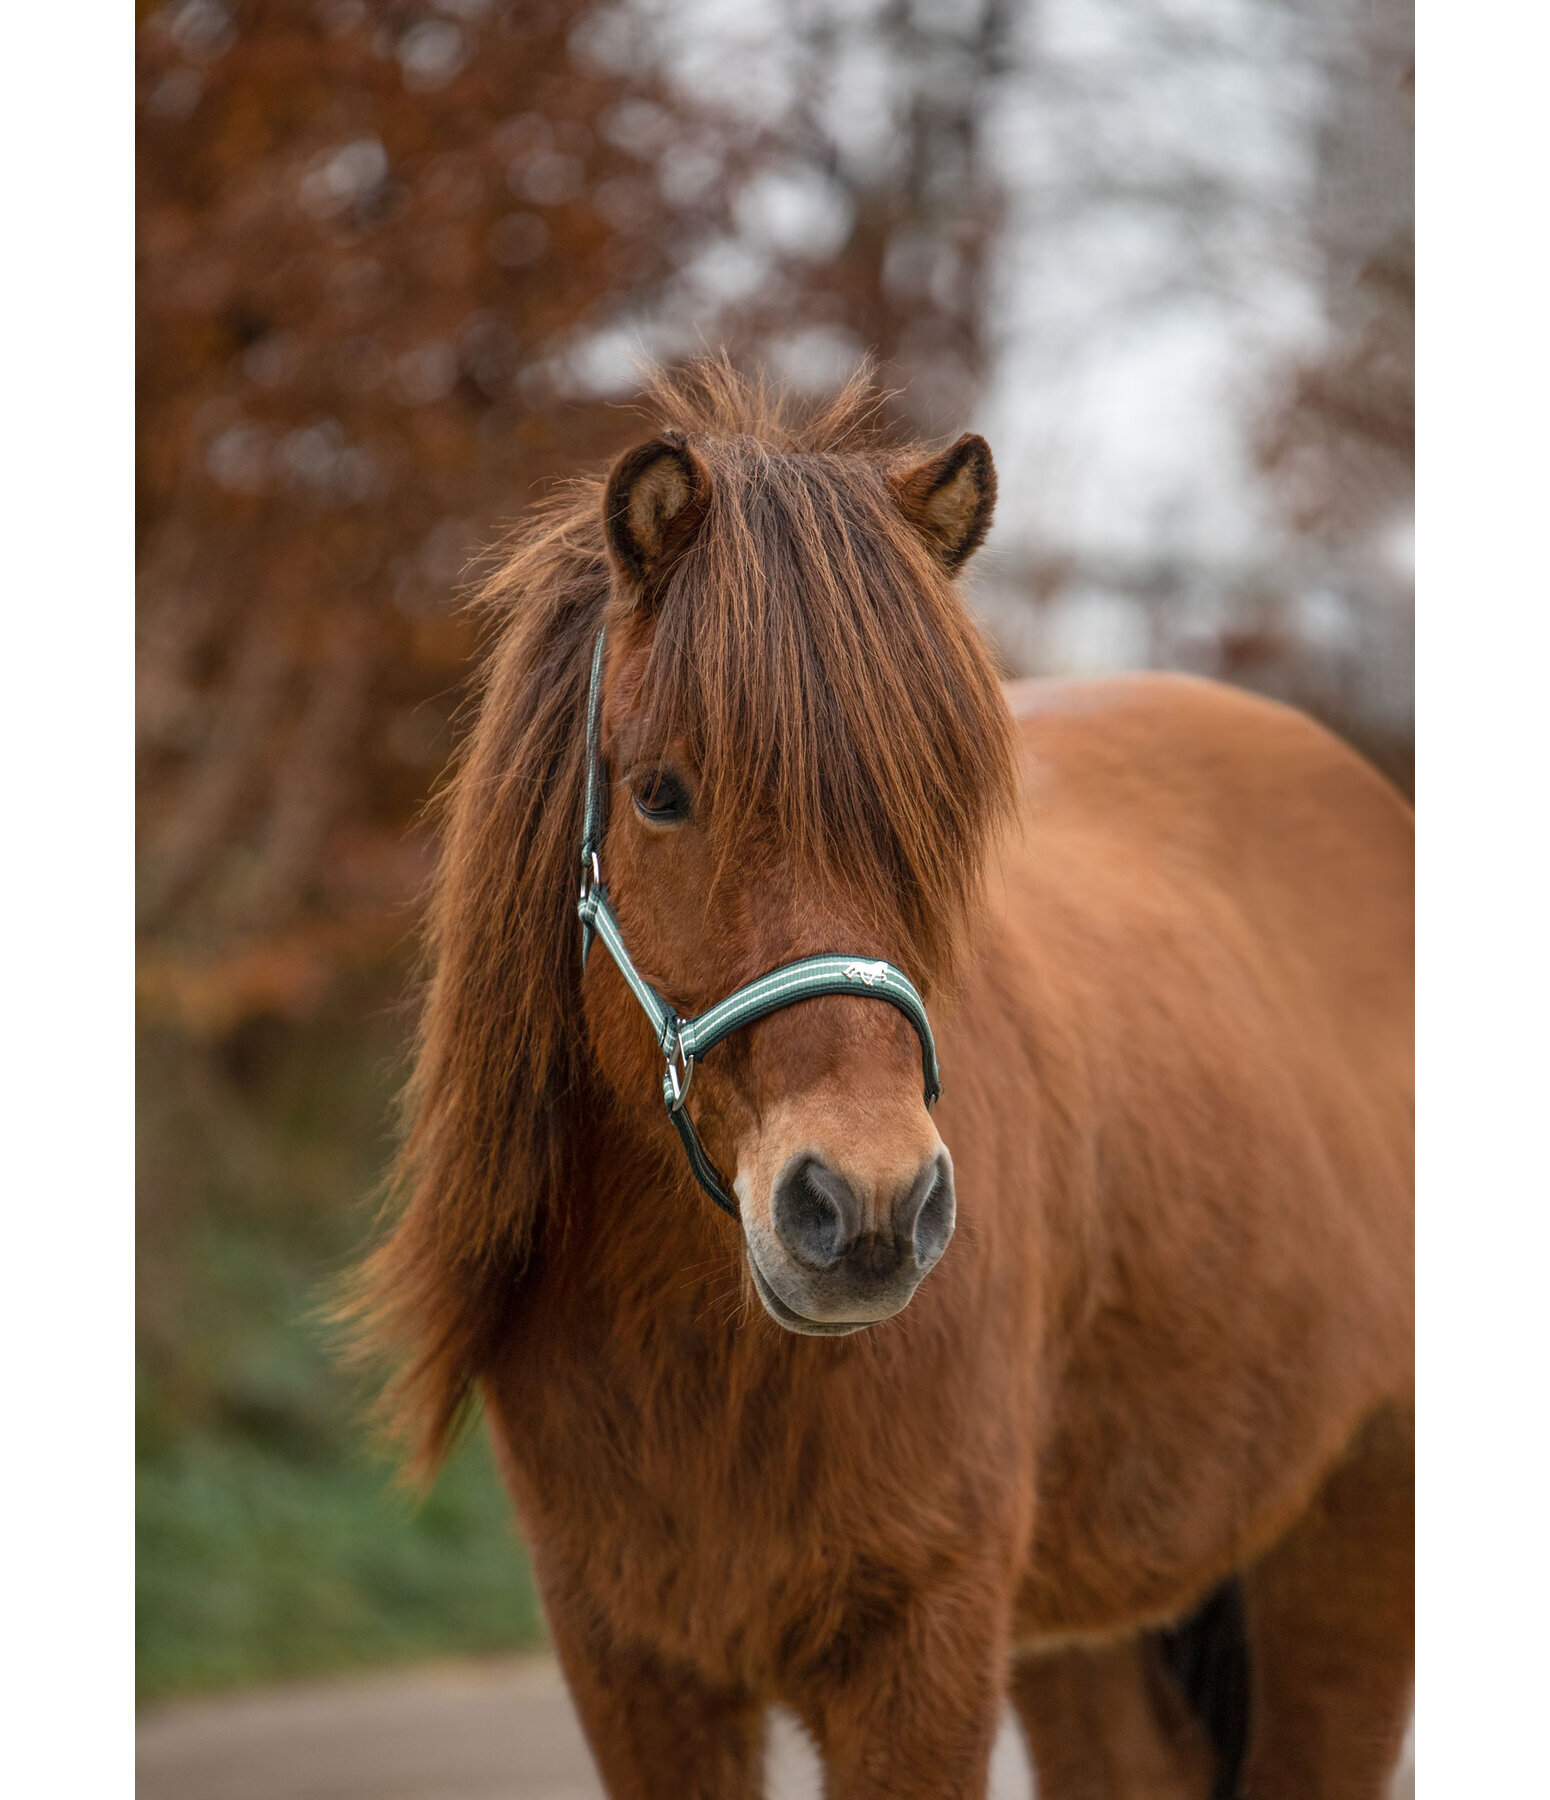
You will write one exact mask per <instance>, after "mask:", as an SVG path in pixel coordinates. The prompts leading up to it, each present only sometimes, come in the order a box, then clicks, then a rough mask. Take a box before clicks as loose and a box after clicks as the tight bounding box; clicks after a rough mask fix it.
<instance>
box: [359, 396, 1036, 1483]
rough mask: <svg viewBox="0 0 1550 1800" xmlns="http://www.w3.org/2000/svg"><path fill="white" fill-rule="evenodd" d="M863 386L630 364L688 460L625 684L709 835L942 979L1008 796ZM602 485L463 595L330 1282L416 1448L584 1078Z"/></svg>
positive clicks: (575, 486) (460, 1397) (508, 1291)
mask: <svg viewBox="0 0 1550 1800" xmlns="http://www.w3.org/2000/svg"><path fill="white" fill-rule="evenodd" d="M881 400H882V397H881V396H880V395H879V394H878V392H877V390H876V389H875V388H874V387H873V386H872V385H871V383H870V380H869V379H868V378H867V377H865V376H862V377H859V378H858V379H856V380H855V381H853V382H852V383H851V384H850V385H849V386H848V387H847V388H846V389H845V391H844V392H843V393H841V394H840V395H839V396H838V397H837V398H836V399H835V400H833V401H832V402H831V403H829V404H828V405H826V406H823V407H821V408H818V409H816V410H813V409H810V410H808V411H807V412H806V413H805V414H803V413H801V412H800V411H799V410H798V409H796V408H795V407H793V405H792V404H791V403H790V402H789V400H787V399H786V398H785V397H783V396H782V395H780V394H778V393H775V392H773V391H772V390H770V389H769V388H768V387H767V386H766V385H764V384H763V383H762V382H755V381H750V380H747V379H745V378H743V377H742V376H740V375H738V374H737V373H736V372H735V371H734V370H733V368H732V367H731V365H730V364H728V363H727V362H726V361H725V360H713V361H704V362H699V363H695V364H691V365H689V366H688V367H687V368H686V369H682V370H679V371H677V372H675V373H673V374H671V375H660V376H658V377H657V378H656V380H655V382H654V384H653V387H652V389H651V392H650V396H649V401H648V405H649V407H650V409H651V411H652V412H653V414H654V415H655V419H656V421H657V428H658V429H661V428H664V427H673V428H675V429H677V430H680V431H682V432H683V433H685V435H686V436H687V437H688V438H689V439H690V441H691V442H692V444H693V446H694V448H695V450H696V452H697V453H698V454H699V456H700V457H701V458H702V459H703V461H704V462H705V464H706V466H707V467H708V468H709V470H710V472H711V475H712V478H713V486H712V497H711V502H710V507H709V510H708V513H707V516H706V519H705V521H704V524H703V526H702V528H701V529H700V532H699V534H698V536H697V537H696V539H695V541H694V543H693V545H692V546H691V547H690V549H689V550H688V552H687V553H686V554H685V555H684V556H683V558H682V559H681V561H680V563H679V564H678V566H677V567H676V568H675V570H674V571H673V573H672V575H671V577H670V578H669V580H668V583H667V585H666V587H665V590H664V592H663V594H662V596H661V599H660V603H659V607H658V611H657V615H656V620H655V636H654V639H653V645H652V650H651V653H650V658H649V661H648V664H647V669H646V676H645V689H644V696H643V703H644V706H645V708H646V712H647V715H648V717H649V718H651V719H652V720H654V721H656V722H657V723H658V724H659V726H660V727H661V729H662V730H663V731H664V732H667V731H669V730H678V731H683V732H685V733H687V734H688V735H689V736H690V738H691V740H692V741H693V743H694V744H695V747H696V751H697V754H698V758H699V761H700V770H701V780H702V783H703V785H704V788H705V790H706V792H707V793H708V795H709V799H710V805H709V813H710V816H711V817H713V819H714V820H715V821H716V833H717V836H718V839H719V841H720V842H721V843H722V844H723V845H726V844H728V843H730V842H734V841H736V840H737V839H738V838H739V837H740V835H741V834H743V833H744V832H746V831H748V830H750V829H754V828H758V829H761V830H765V831H773V832H774V833H776V834H777V835H776V840H775V841H777V842H778V843H779V844H780V846H781V850H782V854H783V855H785V856H789V858H790V859H791V861H792V864H793V866H794V867H795V868H796V869H797V870H798V871H804V870H805V871H810V872H811V874H812V876H813V878H814V879H816V880H824V881H829V882H834V881H839V882H843V883H844V884H845V885H846V887H847V888H848V890H849V891H851V892H852V893H854V894H858V895H860V896H862V897H863V898H864V899H865V900H866V901H867V902H868V903H869V904H870V905H871V906H872V907H873V908H874V909H875V910H876V912H877V914H878V915H879V916H880V917H882V916H886V917H888V918H891V919H893V920H894V921H896V922H897V923H898V925H899V926H901V927H902V929H903V934H904V939H905V941H906V942H907V943H908V944H910V945H911V946H912V947H913V960H914V962H915V965H916V970H917V971H918V974H919V977H920V978H921V979H922V980H925V981H927V982H933V983H937V984H945V983H947V982H950V981H951V980H952V979H953V976H954V973H955V970H956V968H957V965H958V963H959V960H960V957H961V953H962V949H963V945H964V941H965V933H966V930H967V926H968V922H969V920H970V919H971V917H972V915H973V911H974V907H975V904H976V901H977V898H978V893H979V887H980V883H981V881H982V877H983V871H984V868H985V863H986V856H987V850H988V846H989V840H990V838H991V836H992V835H993V833H994V831H995V830H996V828H997V826H998V824H999V822H1000V821H1001V820H1002V819H1003V818H1004V817H1005V816H1006V815H1007V814H1008V812H1009V810H1010V808H1011V805H1012V802H1013V797H1014V791H1015V777H1014V773H1013V767H1014V765H1013V757H1012V747H1011V733H1010V724H1009V720H1008V716H1007V712H1006V708H1005V705H1004V703H1003V701H1002V699H1001V696H1000V691H999V685H998V683H997V679H996V673H995V670H994V667H993V665H992V662H991V658H990V655H989V652H988V650H987V648H986V645H985V643H984V641H983V639H982V637H981V635H980V632H979V630H978V628H977V627H976V625H975V624H974V622H973V620H972V618H971V616H970V615H969V613H968V611H967V609H966V608H965V606H964V605H963V603H962V601H961V600H960V599H959V597H958V596H957V594H956V593H955V591H954V590H953V587H952V585H951V583H950V581H949V579H948V578H947V576H946V574H945V573H944V572H943V571H942V569H941V568H940V566H939V565H938V564H937V562H936V561H935V559H934V558H933V557H932V555H931V554H930V553H929V551H928V550H927V548H926V547H925V545H924V543H923V541H922V540H921V538H920V537H919V535H918V534H917V533H916V531H915V530H914V529H913V528H912V527H911V526H909V525H908V524H907V523H906V521H905V519H904V517H903V514H902V513H901V512H900V510H899V507H898V505H897V504H896V502H895V500H894V498H893V496H892V493H891V491H890V488H889V482H888V478H889V475H890V474H891V473H893V472H895V471H897V470H900V469H902V468H904V467H907V466H909V465H910V464H911V463H913V462H916V461H919V460H920V458H921V457H922V456H923V455H924V454H925V452H924V451H923V450H922V449H921V448H920V447H918V446H917V447H914V448H913V449H911V448H905V447H900V446H897V445H890V444H889V442H888V441H887V439H886V437H885V435H884V434H883V432H882V431H881V429H880V427H879V426H878V423H877V420H878V414H879V410H880V406H881ZM643 435H644V434H643ZM603 485H604V484H603V476H602V475H593V476H588V477H584V478H582V479H580V480H577V481H574V482H572V483H571V484H570V485H569V486H568V487H567V488H566V489H564V490H563V491H562V492H561V493H560V494H559V495H557V496H556V497H555V498H554V499H553V500H552V501H551V502H550V503H549V504H548V505H547V506H546V507H544V508H543V509H541V510H540V511H539V512H538V513H537V515H536V516H535V517H534V518H533V519H532V521H531V522H530V523H529V524H528V525H527V526H526V527H525V528H524V529H523V530H522V532H521V533H520V534H519V536H518V537H517V538H516V539H515V540H514V542H513V544H512V545H511V546H510V547H509V550H508V551H507V553H506V554H505V556H504V559H503V560H502V561H501V562H500V564H499V566H498V567H497V568H496V569H495V571H494V573H493V574H492V575H491V576H490V578H489V580H488V581H487V583H486V584H485V586H484V589H483V591H482V593H481V596H480V601H479V603H480V604H481V605H483V606H484V607H486V608H487V609H490V610H491V611H492V612H493V613H495V614H496V616H497V620H498V625H499V637H498V642H497V645H496V648H495V650H494V653H493V655H492V657H491V659H490V662H489V664H488V667H487V670H486V676H485V682H484V686H483V690H482V694H481V696H480V698H479V704H478V712H477V718H476V722H475V724H474V726H473V728H472V731H471V733H470V735H469V737H468V739H467V741H466V744H465V746H464V750H463V756H462V760H461V763H460V766H459V767H458V769H457V771H456V773H455V775H454V777H453V778H452V780H451V781H450V783H449V784H448V787H447V789H446V792H445V795H444V799H443V807H444V826H443V835H444V848H443V853H442V858H441V864H440V870H439V875H438V879H437V884H436V888H435V891H434V894H433V898H432V903H431V907H430V912H429V918H428V927H427V956H428V968H429V977H428V981H427V984H426V992H425V999H424V1005H423V1010H422V1014H421V1021H420V1028H419V1037H418V1045H417V1055H416V1060H415V1067H414V1072H413V1075H412V1077H411V1080H410V1083H409V1087H408V1090H407V1094H406V1103H407V1107H406V1118H407V1130H406V1134H405V1138H404V1142H403V1147H402V1150H401V1153H400V1156H399V1159H398V1163H397V1168H396V1171H395V1181H394V1186H395V1194H396V1198H397V1215H396V1222H395V1223H394V1224H393V1226H392V1228H391V1231H390V1233H389V1235H388V1236H387V1237H386V1238H385V1240H384V1241H383V1242H382V1243H381V1245H380V1246H379V1247H378V1248H377V1249H376V1250H375V1251H374V1252H373V1253H372V1254H371V1256H370V1257H369V1258H368V1259H367V1260H366V1262H365V1263H364V1264H363V1265H362V1267H361V1270H360V1271H359V1277H358V1282H357V1286H356V1289H355V1294H354V1298H353V1301H352V1302H351V1304H350V1307H349V1311H350V1313H351V1315H352V1317H353V1320H354V1324H355V1329H356V1332H357V1337H358V1341H359V1342H360V1343H361V1344H362V1345H363V1346H364V1347H365V1348H366V1349H367V1350H368V1351H370V1352H383V1351H385V1352H387V1353H388V1354H390V1355H391V1356H393V1357H394V1359H395V1360H396V1361H397V1363H398V1373H397V1375H396V1376H395V1378H394V1380H393V1382H392V1384H391V1386H390V1387H389V1389H388V1391H387V1394H386V1396H385V1401H384V1404H385V1409H386V1413H387V1416H388V1419H389V1422H390V1424H391V1425H392V1426H393V1428H394V1429H395V1431H396V1432H397V1433H398V1435H400V1436H401V1437H402V1438H403V1439H405V1440H407V1442H408V1443H409V1444H411V1445H412V1446H413V1448H414V1452H415V1457H416V1461H417V1462H418V1463H419V1465H420V1466H421V1467H422V1468H423V1469H425V1470H429V1469H430V1468H432V1467H434V1465H435V1463H436V1461H437V1460H438V1459H439V1457H440V1455H441V1454H442V1453H443V1451H444V1449H445V1446H446V1444H447V1442H448V1440H449V1436H450V1435H451V1433H452V1431H453V1429H454V1427H455V1425H456V1423H457V1420H458V1418H459V1415H460V1413H461V1412H462V1411H463V1409H464V1407H465V1404H466V1402H467V1400H468V1397H469V1395H470V1392H471V1390H472V1387H473V1384H474V1383H475V1382H476V1381H477V1380H478V1378H479V1376H480V1374H481V1372H482V1371H483V1370H484V1369H485V1368H486V1367H488V1365H489V1362H490V1360H491V1358H492V1356H493V1355H494V1353H495V1350H496V1348H497V1346H498V1344H499V1342H500V1339H501V1335H502V1332H503V1329H504V1327H505V1325H506V1323H507V1321H508V1320H509V1318H510V1309H511V1307H512V1305H513V1304H514V1303H515V1297H516V1295H517V1290H518V1286H519V1278H520V1276H521V1273H522V1271H523V1269H524V1268H525V1266H526V1264H527V1262H528V1260H529V1258H530V1256H531V1254H532V1250H533V1246H534V1242H535V1232H536V1229H537V1228H538V1226H539V1224H540V1221H541V1219H542V1217H543V1215H544V1213H545V1211H546V1209H547V1208H549V1207H550V1205H551V1203H552V1202H554V1201H555V1200H557V1199H558V1198H559V1197H561V1196H563V1194H564V1192H565V1190H566V1182H567V1172H568V1168H569V1165H570V1159H571V1156H572V1150H573V1143H574V1136H575V1126H576V1123H577V1122H578V1121H580V1120H581V1119H583V1118H584V1117H586V1116H587V1114H588V1113H589V1111H590V1110H591V1108H593V1107H594V1106H595V1105H597V1104H598V1099H597V1096H596V1093H595V1091H594V1088H593V1084H592V1081H591V1078H590V1075H589V1069H588V1061H587V1055H586V1046H585V1042H584V1034H583V1032H582V1030H581V1025H580V1020H581V1002H580V980H581V966H580V954H579V932H578V929H577V926H576V922H575V912H574V906H575V892H576V886H577V878H578V873H579V870H578V863H577V857H578V850H579V834H580V823H581V812H582V797H583V789H584V784H585V768H584V744H583V735H584V734H583V715H584V712H585V703H586V686H587V671H588V663H589V658H590V654H591V648H592V643H593V640H594V637H595V635H596V632H597V630H598V627H599V625H600V624H601V623H602V621H603V619H604V617H605V613H606V608H607V606H608V604H609V595H610V584H611V576H610V567H609V562H608V557H607V553H606V548H605V542H604V535H603V528H602V495H603Z"/></svg>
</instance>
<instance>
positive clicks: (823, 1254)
mask: <svg viewBox="0 0 1550 1800" xmlns="http://www.w3.org/2000/svg"><path fill="white" fill-rule="evenodd" d="M771 1211H772V1215H773V1223H774V1226H775V1235H776V1236H777V1237H778V1238H779V1239H780V1241H781V1243H782V1244H784V1245H785V1247H786V1249H787V1250H789V1251H790V1253H791V1254H792V1256H794V1257H795V1258H796V1260H797V1261H798V1262H800V1263H806V1264H807V1266H808V1267H809V1268H812V1269H832V1268H833V1267H834V1265H835V1264H836V1263H837V1262H838V1261H839V1260H840V1258H841V1257H842V1256H844V1254H845V1253H846V1251H847V1250H848V1249H849V1248H850V1246H851V1244H852V1242H853V1241H854V1238H855V1235H856V1226H857V1223H858V1221H859V1214H860V1209H859V1208H858V1206H857V1205H856V1198H855V1195H854V1194H852V1192H851V1191H850V1186H849V1184H848V1183H847V1182H846V1181H845V1179H844V1177H843V1176H841V1175H839V1174H838V1173H836V1171H835V1170H833V1169H831V1168H829V1167H828V1165H827V1164H825V1163H821V1162H819V1161H818V1159H817V1158H816V1157H812V1156H808V1157H804V1158H803V1159H802V1160H801V1161H800V1162H799V1163H797V1164H796V1166H795V1167H794V1168H792V1169H789V1170H787V1172H786V1173H785V1174H784V1175H782V1176H781V1178H780V1180H779V1181H778V1182H777V1183H776V1184H775V1194H774V1199H773V1202H772V1207H771Z"/></svg>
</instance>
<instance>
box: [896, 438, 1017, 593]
mask: <svg viewBox="0 0 1550 1800" xmlns="http://www.w3.org/2000/svg"><path fill="white" fill-rule="evenodd" d="M892 485H893V492H894V498H895V499H896V500H897V501H898V503H899V510H900V511H901V512H902V513H903V514H904V516H905V518H906V519H908V520H909V522H910V523H911V524H912V525H913V526H914V527H915V529H916V530H917V531H918V532H919V533H920V535H921V536H922V537H923V538H924V539H925V540H926V543H927V544H928V545H929V546H930V548H931V550H932V551H933V552H934V553H935V555H936V557H937V559H938V560H939V561H940V562H941V563H942V564H943V565H944V566H945V567H946V568H948V569H954V570H956V569H961V568H962V567H963V565H964V564H965V563H966V562H967V561H968V560H969V558H970V557H971V556H972V555H973V554H974V552H975V551H976V550H978V549H979V547H980V545H981V544H982V543H984V541H985V533H986V532H987V531H988V530H989V529H990V515H991V513H992V512H993V511H994V510H995V505H996V465H995V464H994V463H993V462H992V461H991V459H990V445H989V444H987V443H986V442H985V440H984V438H982V437H978V436H976V435H975V433H973V432H972V431H971V432H965V433H964V435H963V436H962V437H961V438H959V440H958V442H957V443H956V444H954V445H953V447H952V448H951V449H950V450H944V451H943V452H942V454H941V455H940V456H933V457H932V458H931V460H930V461H929V462H923V463H921V464H920V465H919V467H918V468H914V469H906V470H905V471H904V473H903V474H902V475H895V476H894V478H893V484H892Z"/></svg>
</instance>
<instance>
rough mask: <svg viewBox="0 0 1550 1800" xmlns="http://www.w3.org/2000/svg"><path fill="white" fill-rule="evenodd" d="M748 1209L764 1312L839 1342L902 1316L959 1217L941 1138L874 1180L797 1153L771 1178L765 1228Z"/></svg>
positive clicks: (812, 1153)
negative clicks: (897, 1172) (906, 1166)
mask: <svg viewBox="0 0 1550 1800" xmlns="http://www.w3.org/2000/svg"><path fill="white" fill-rule="evenodd" d="M738 1185H739V1188H741V1186H742V1183H741V1182H739V1184H738ZM748 1210H749V1209H748V1208H747V1206H746V1204H745V1206H744V1218H745V1226H744V1229H745V1234H746V1237H747V1240H748V1262H749V1267H750V1270H751V1272H752V1275H753V1282H754V1287H755V1289H756V1290H757V1292H758V1295H759V1298H760V1300H761V1301H762V1302H763V1304H764V1309H765V1311H766V1312H767V1313H769V1315H770V1317H771V1318H772V1319H774V1320H775V1322H776V1324H778V1325H780V1326H783V1327H784V1328H785V1329H786V1330H787V1331H794V1332H799V1333H802V1334H804V1335H806V1336H811V1337H842V1336H845V1335H847V1334H849V1333H850V1332H854V1331H862V1330H864V1329H865V1328H866V1327H867V1326H868V1325H875V1324H877V1323H878V1322H879V1321H881V1320H883V1319H889V1318H892V1317H893V1316H894V1314H895V1313H898V1312H901V1311H902V1310H903V1309H904V1307H906V1306H907V1305H908V1304H909V1302H910V1300H911V1299H912V1298H913V1297H914V1294H915V1290H916V1289H917V1288H918V1287H919V1286H920V1284H921V1282H922V1281H923V1280H924V1279H925V1277H926V1276H927V1275H928V1274H929V1273H930V1272H931V1270H932V1269H933V1268H935V1267H936V1265H937V1263H938V1262H939V1261H940V1260H941V1256H942V1252H943V1251H944V1250H946V1248H947V1245H948V1242H949V1240H950V1239H951V1237H952V1235H953V1224H954V1220H955V1217H956V1206H955V1202H954V1196H953V1165H952V1158H951V1157H950V1156H949V1155H948V1153H947V1149H946V1146H945V1145H943V1144H942V1143H941V1142H940V1141H938V1142H937V1144H936V1146H935V1148H934V1150H933V1152H932V1154H931V1155H929V1156H928V1157H926V1158H925V1160H924V1161H923V1162H921V1163H920V1164H919V1165H917V1166H916V1167H915V1168H913V1169H911V1170H910V1171H909V1172H908V1173H907V1174H905V1175H903V1176H880V1177H879V1178H877V1179H875V1180H872V1181H868V1180H866V1179H865V1178H864V1177H862V1176H861V1175H859V1173H858V1172H857V1171H854V1170H851V1171H846V1170H843V1169H841V1168H840V1167H838V1166H837V1165H836V1164H835V1163H834V1162H833V1161H831V1160H829V1159H828V1158H826V1157H824V1156H823V1155H821V1154H820V1153H819V1152H817V1151H815V1150H811V1149H807V1150H801V1151H798V1152H797V1153H796V1154H795V1155H793V1156H791V1157H789V1158H788V1159H787V1160H786V1162H785V1164H784V1165H783V1166H782V1167H781V1169H780V1170H779V1172H778V1173H777V1175H776V1177H775V1180H774V1184H773V1187H772V1190H771V1193H770V1201H769V1212H768V1218H769V1223H768V1225H764V1224H762V1223H760V1222H758V1221H757V1220H756V1219H750V1218H749V1217H748Z"/></svg>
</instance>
